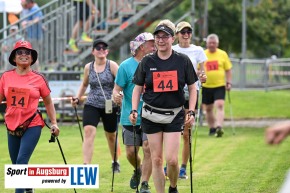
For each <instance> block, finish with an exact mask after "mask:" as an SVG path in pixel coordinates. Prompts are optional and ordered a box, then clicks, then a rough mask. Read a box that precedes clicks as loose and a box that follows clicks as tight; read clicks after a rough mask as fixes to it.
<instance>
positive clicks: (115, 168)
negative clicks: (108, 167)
mask: <svg viewBox="0 0 290 193" xmlns="http://www.w3.org/2000/svg"><path fill="white" fill-rule="evenodd" d="M112 170H113V172H114V173H120V172H121V170H120V164H119V163H118V162H113V163H112Z"/></svg>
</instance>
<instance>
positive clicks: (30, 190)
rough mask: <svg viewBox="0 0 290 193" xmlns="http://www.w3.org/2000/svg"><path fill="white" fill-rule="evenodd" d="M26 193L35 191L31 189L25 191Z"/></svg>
mask: <svg viewBox="0 0 290 193" xmlns="http://www.w3.org/2000/svg"><path fill="white" fill-rule="evenodd" d="M25 192H26V193H34V189H31V188H29V189H25Z"/></svg>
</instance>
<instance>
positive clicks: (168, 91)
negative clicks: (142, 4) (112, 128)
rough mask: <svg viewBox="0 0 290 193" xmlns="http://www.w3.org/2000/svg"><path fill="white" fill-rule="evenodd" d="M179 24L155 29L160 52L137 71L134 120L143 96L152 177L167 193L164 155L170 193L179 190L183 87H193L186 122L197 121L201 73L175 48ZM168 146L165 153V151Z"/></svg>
mask: <svg viewBox="0 0 290 193" xmlns="http://www.w3.org/2000/svg"><path fill="white" fill-rule="evenodd" d="M174 32H175V26H174V24H173V23H172V22H171V21H170V20H162V21H160V22H159V24H158V25H157V26H156V28H155V30H154V33H153V34H154V39H155V44H156V46H157V52H155V53H153V54H149V55H147V56H145V57H144V58H143V59H142V60H141V62H140V64H139V65H138V67H137V70H136V72H135V74H134V78H133V83H134V84H135V87H134V90H133V95H132V110H131V114H130V121H131V123H132V124H133V125H135V124H136V121H137V117H138V111H137V109H138V105H139V103H140V95H141V94H142V93H143V90H144V85H146V87H145V91H144V93H143V95H142V99H143V107H142V113H141V116H142V122H141V128H142V131H143V132H144V133H146V134H147V137H148V142H149V147H150V152H151V159H152V176H153V182H154V186H155V189H156V192H157V193H165V176H164V172H163V156H165V160H166V163H167V175H168V177H169V181H170V185H169V189H168V192H169V193H178V190H177V180H178V175H179V166H178V152H179V146H180V138H181V131H182V125H183V124H184V116H185V113H184V109H183V105H184V103H185V98H184V92H183V88H184V86H185V84H187V86H188V90H189V111H188V114H187V121H186V122H185V124H190V125H193V123H194V105H195V103H196V95H197V94H196V86H195V82H196V81H197V80H198V78H197V75H196V73H195V71H194V68H193V67H192V62H191V61H190V59H189V58H188V56H186V55H184V54H181V53H178V52H176V51H174V50H172V44H173V42H174V40H175V37H174ZM163 146H164V152H163Z"/></svg>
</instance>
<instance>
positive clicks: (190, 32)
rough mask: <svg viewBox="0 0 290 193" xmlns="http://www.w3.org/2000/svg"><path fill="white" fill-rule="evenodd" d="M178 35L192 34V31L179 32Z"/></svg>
mask: <svg viewBox="0 0 290 193" xmlns="http://www.w3.org/2000/svg"><path fill="white" fill-rule="evenodd" d="M179 33H181V34H182V35H185V34H192V31H191V30H181V31H180V32H179Z"/></svg>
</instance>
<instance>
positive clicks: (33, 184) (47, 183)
mask: <svg viewBox="0 0 290 193" xmlns="http://www.w3.org/2000/svg"><path fill="white" fill-rule="evenodd" d="M5 188H65V189H67V188H94V189H96V188H99V165H32V164H31V165H5Z"/></svg>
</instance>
